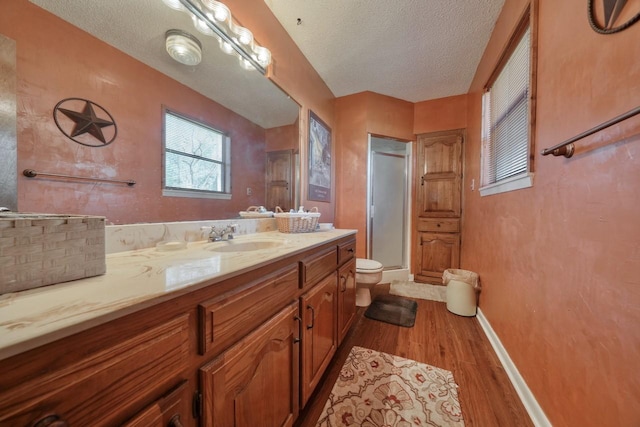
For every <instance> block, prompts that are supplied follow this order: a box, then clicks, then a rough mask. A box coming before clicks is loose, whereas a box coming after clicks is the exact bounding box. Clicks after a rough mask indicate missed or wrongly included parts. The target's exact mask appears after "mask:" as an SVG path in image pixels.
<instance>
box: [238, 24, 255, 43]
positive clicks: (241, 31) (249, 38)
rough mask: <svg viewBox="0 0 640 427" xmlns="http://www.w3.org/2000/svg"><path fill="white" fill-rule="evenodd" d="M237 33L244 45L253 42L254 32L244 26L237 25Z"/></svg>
mask: <svg viewBox="0 0 640 427" xmlns="http://www.w3.org/2000/svg"><path fill="white" fill-rule="evenodd" d="M235 33H236V35H237V36H238V41H239V42H240V43H242V44H244V45H249V44H251V43H252V42H253V34H251V31H249V30H247V29H246V28H244V27H236V28H235Z"/></svg>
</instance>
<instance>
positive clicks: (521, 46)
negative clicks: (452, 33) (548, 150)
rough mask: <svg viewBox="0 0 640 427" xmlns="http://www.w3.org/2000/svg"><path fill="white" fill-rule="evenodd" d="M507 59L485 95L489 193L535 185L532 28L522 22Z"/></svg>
mask: <svg viewBox="0 0 640 427" xmlns="http://www.w3.org/2000/svg"><path fill="white" fill-rule="evenodd" d="M520 27H521V29H520V33H519V34H520V35H519V38H516V39H515V40H514V43H513V44H512V45H511V47H510V52H511V53H510V55H509V56H508V58H507V59H506V62H505V61H503V62H502V63H501V66H500V68H498V69H497V70H496V72H494V76H493V77H494V78H493V79H492V80H491V81H490V83H489V84H488V85H487V88H486V91H485V93H484V95H483V98H482V177H481V180H482V186H481V188H480V194H481V195H483V196H485V195H489V194H496V193H501V192H505V191H511V190H517V189H520V188H526V187H530V186H531V185H532V174H531V164H530V161H529V159H530V150H531V149H532V141H531V135H532V132H531V129H530V126H531V124H530V116H531V115H530V108H531V103H530V99H531V98H532V92H531V91H532V85H531V75H532V72H531V69H532V64H531V57H532V55H531V28H530V26H529V23H528V21H526V27H524V28H522V26H520Z"/></svg>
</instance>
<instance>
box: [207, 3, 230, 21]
mask: <svg viewBox="0 0 640 427" xmlns="http://www.w3.org/2000/svg"><path fill="white" fill-rule="evenodd" d="M201 1H202V4H203V5H204V6H205V7H206V8H207V9H209V10H211V11H212V12H213V17H214V18H215V20H216V21H218V22H224V21H226V20H227V19H228V18H229V16H231V12H230V11H229V8H228V7H227V6H225V5H224V4H222V3H220V2H219V1H216V0H201Z"/></svg>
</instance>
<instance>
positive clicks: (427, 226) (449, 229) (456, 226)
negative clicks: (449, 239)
mask: <svg viewBox="0 0 640 427" xmlns="http://www.w3.org/2000/svg"><path fill="white" fill-rule="evenodd" d="M418 231H436V232H440V233H458V232H459V231H460V220H459V219H457V218H456V219H448V218H438V219H420V220H418Z"/></svg>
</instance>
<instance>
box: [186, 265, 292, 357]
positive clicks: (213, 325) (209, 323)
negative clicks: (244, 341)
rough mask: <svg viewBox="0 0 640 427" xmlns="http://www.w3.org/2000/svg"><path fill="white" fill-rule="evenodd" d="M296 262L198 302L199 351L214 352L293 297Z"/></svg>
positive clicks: (243, 334)
mask: <svg viewBox="0 0 640 427" xmlns="http://www.w3.org/2000/svg"><path fill="white" fill-rule="evenodd" d="M297 289H298V266H297V265H296V264H293V265H290V266H289V267H286V268H284V269H282V270H279V271H277V272H275V273H273V274H271V275H269V276H267V277H266V278H263V279H261V280H259V281H255V282H251V283H249V284H248V285H247V286H243V287H242V288H241V289H238V290H234V291H233V292H228V293H226V294H223V295H220V296H219V297H216V298H213V299H210V300H208V301H205V302H203V303H201V304H200V305H199V306H198V313H199V317H200V346H199V347H200V354H208V353H209V352H212V353H213V354H218V353H220V352H222V351H223V350H224V349H226V348H228V347H230V346H231V345H232V344H233V343H235V342H236V341H238V340H239V339H240V338H242V337H243V336H245V335H247V334H248V333H249V332H250V331H252V330H254V329H255V328H257V327H258V326H259V325H261V324H262V323H263V322H265V321H266V320H267V319H269V318H270V317H271V316H273V314H274V313H276V312H277V311H278V310H280V309H281V308H282V307H284V306H285V305H286V304H288V303H290V302H291V301H293V300H295V296H296V292H297Z"/></svg>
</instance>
